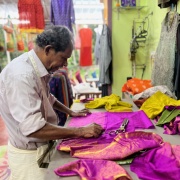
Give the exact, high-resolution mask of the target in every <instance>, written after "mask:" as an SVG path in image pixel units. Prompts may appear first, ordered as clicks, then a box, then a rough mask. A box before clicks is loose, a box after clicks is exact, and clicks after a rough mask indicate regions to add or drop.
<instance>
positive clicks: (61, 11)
mask: <svg viewBox="0 0 180 180" xmlns="http://www.w3.org/2000/svg"><path fill="white" fill-rule="evenodd" d="M51 22H52V23H53V24H54V25H64V26H66V27H68V28H69V30H71V31H72V32H73V29H72V24H75V14H74V6H73V0H51Z"/></svg>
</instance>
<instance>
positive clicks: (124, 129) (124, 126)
mask: <svg viewBox="0 0 180 180" xmlns="http://www.w3.org/2000/svg"><path fill="white" fill-rule="evenodd" d="M128 122H129V120H128V119H124V120H123V122H122V124H121V126H120V127H119V129H116V130H112V131H110V132H109V134H110V135H117V134H119V133H121V132H125V131H126V126H127V124H128Z"/></svg>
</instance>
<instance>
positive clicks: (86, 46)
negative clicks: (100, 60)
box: [79, 28, 92, 66]
mask: <svg viewBox="0 0 180 180" xmlns="http://www.w3.org/2000/svg"><path fill="white" fill-rule="evenodd" d="M79 37H80V42H81V48H80V66H91V65H92V30H91V29H90V28H82V29H80V30H79Z"/></svg>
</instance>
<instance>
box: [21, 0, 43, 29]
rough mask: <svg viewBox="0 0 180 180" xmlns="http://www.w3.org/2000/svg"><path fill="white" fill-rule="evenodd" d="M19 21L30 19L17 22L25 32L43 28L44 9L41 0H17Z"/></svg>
mask: <svg viewBox="0 0 180 180" xmlns="http://www.w3.org/2000/svg"><path fill="white" fill-rule="evenodd" d="M18 12H19V20H20V21H30V22H29V23H28V24H22V23H20V24H19V28H20V29H21V30H23V31H26V32H41V31H43V30H44V27H45V23H44V11H43V7H42V4H41V0H18Z"/></svg>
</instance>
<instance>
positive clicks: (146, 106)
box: [140, 91, 180, 119]
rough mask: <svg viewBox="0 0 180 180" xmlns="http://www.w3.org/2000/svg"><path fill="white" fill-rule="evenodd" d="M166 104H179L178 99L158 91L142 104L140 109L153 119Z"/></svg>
mask: <svg viewBox="0 0 180 180" xmlns="http://www.w3.org/2000/svg"><path fill="white" fill-rule="evenodd" d="M166 105H168V106H171V105H172V106H180V100H175V99H173V98H170V97H169V96H167V95H165V94H163V93H162V92H160V91H158V92H156V93H154V94H153V95H152V96H151V97H149V98H148V99H147V100H146V101H145V102H144V103H143V104H142V106H141V108H140V110H143V111H144V112H145V113H146V115H147V116H148V117H149V118H150V119H154V118H155V117H156V116H158V115H160V114H161V113H162V112H163V110H164V107H165V106H166Z"/></svg>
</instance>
